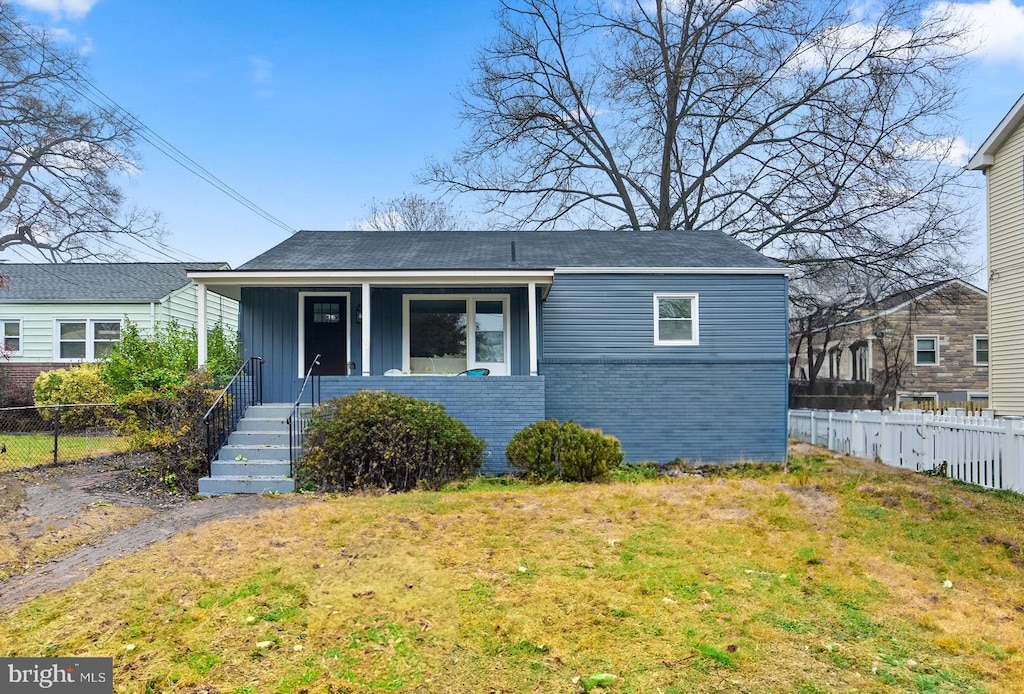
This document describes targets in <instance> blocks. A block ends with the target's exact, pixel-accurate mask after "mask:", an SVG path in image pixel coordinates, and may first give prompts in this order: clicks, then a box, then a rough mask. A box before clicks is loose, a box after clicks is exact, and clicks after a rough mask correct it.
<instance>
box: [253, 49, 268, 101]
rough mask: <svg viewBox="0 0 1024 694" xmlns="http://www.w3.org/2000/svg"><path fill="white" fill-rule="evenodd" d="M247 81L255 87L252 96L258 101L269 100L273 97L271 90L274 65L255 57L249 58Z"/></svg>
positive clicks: (264, 59)
mask: <svg viewBox="0 0 1024 694" xmlns="http://www.w3.org/2000/svg"><path fill="white" fill-rule="evenodd" d="M249 80H250V81H251V82H252V83H253V85H254V86H255V87H256V90H255V91H254V92H253V94H254V95H255V96H256V97H257V98H259V99H271V98H273V97H274V90H273V89H272V88H271V87H272V83H273V81H274V64H273V63H272V62H270V61H269V60H267V59H266V58H261V57H259V56H256V55H251V56H249Z"/></svg>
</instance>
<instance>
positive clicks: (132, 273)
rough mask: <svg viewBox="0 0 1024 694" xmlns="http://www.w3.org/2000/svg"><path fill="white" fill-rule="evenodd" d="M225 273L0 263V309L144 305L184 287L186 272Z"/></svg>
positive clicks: (210, 266)
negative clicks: (2, 280)
mask: <svg viewBox="0 0 1024 694" xmlns="http://www.w3.org/2000/svg"><path fill="white" fill-rule="evenodd" d="M227 268H228V265H227V263H61V264H44V263H0V275H4V276H6V277H7V278H8V284H9V287H8V289H6V290H2V289H0V304H3V303H13V302H28V301H40V302H43V301H45V302H79V303H81V302H118V303H135V302H147V303H148V302H150V301H159V300H160V299H162V298H164V297H165V296H167V295H168V294H170V293H171V292H173V291H174V290H175V289H180V288H181V287H184V286H185V285H186V284H188V283H189V282H190V280H189V278H188V277H187V276H186V274H185V273H186V272H187V271H188V270H221V269H227Z"/></svg>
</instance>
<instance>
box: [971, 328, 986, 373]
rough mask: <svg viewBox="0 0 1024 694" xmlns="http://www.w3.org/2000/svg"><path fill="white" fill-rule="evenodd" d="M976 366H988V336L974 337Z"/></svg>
mask: <svg viewBox="0 0 1024 694" xmlns="http://www.w3.org/2000/svg"><path fill="white" fill-rule="evenodd" d="M974 365H975V366H988V335H975V336H974Z"/></svg>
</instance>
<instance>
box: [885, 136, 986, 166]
mask: <svg viewBox="0 0 1024 694" xmlns="http://www.w3.org/2000/svg"><path fill="white" fill-rule="evenodd" d="M900 150H901V153H903V154H905V155H907V156H909V157H910V158H911V159H915V160H917V161H934V162H939V163H940V164H948V165H949V166H963V165H964V164H966V163H967V159H968V157H970V155H971V154H972V153H973V152H972V151H971V148H970V147H969V146H968V145H967V141H966V140H964V139H963V138H962V137H944V138H941V139H939V140H916V141H914V142H910V143H908V144H906V145H903V146H902V147H901V148H900Z"/></svg>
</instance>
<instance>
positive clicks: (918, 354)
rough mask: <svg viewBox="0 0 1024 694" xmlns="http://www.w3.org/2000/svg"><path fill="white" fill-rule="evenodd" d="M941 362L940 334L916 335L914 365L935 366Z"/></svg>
mask: <svg viewBox="0 0 1024 694" xmlns="http://www.w3.org/2000/svg"><path fill="white" fill-rule="evenodd" d="M938 363H939V336H938V335H915V336H914V366H934V365H936V364H938Z"/></svg>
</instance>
